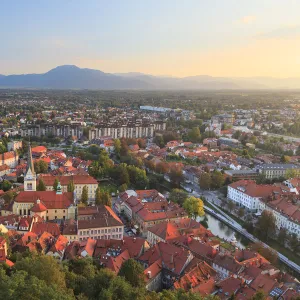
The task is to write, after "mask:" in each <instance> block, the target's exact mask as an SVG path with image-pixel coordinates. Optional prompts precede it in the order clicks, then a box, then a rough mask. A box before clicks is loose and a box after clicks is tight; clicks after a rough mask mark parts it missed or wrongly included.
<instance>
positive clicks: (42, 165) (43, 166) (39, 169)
mask: <svg viewBox="0 0 300 300" xmlns="http://www.w3.org/2000/svg"><path fill="white" fill-rule="evenodd" d="M34 170H35V172H36V173H37V174H40V173H46V172H47V171H48V164H47V163H46V162H45V161H43V160H38V161H35V162H34Z"/></svg>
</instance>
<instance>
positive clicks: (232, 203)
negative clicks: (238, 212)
mask: <svg viewBox="0 0 300 300" xmlns="http://www.w3.org/2000/svg"><path fill="white" fill-rule="evenodd" d="M227 207H228V209H229V211H230V212H231V211H232V210H233V209H234V208H235V203H234V202H233V201H232V200H229V201H228V202H227Z"/></svg>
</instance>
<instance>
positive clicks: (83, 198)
mask: <svg viewBox="0 0 300 300" xmlns="http://www.w3.org/2000/svg"><path fill="white" fill-rule="evenodd" d="M88 200H89V193H88V187H87V186H86V185H85V186H84V187H83V188H82V193H81V202H82V203H83V204H85V205H87V203H88Z"/></svg>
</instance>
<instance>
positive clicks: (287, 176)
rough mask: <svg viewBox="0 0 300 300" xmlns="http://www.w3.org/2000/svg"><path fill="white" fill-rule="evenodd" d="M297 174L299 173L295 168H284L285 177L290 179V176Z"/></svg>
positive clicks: (293, 176)
mask: <svg viewBox="0 0 300 300" xmlns="http://www.w3.org/2000/svg"><path fill="white" fill-rule="evenodd" d="M298 175H299V173H298V172H297V171H296V170H294V169H288V170H286V173H285V178H287V179H291V178H295V177H297V176H298Z"/></svg>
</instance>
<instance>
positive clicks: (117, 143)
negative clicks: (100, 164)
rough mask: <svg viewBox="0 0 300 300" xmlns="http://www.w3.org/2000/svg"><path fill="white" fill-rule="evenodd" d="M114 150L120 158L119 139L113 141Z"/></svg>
mask: <svg viewBox="0 0 300 300" xmlns="http://www.w3.org/2000/svg"><path fill="white" fill-rule="evenodd" d="M114 148H115V153H116V154H117V155H118V156H120V152H121V141H120V140H119V139H115V140H114Z"/></svg>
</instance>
